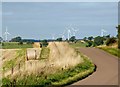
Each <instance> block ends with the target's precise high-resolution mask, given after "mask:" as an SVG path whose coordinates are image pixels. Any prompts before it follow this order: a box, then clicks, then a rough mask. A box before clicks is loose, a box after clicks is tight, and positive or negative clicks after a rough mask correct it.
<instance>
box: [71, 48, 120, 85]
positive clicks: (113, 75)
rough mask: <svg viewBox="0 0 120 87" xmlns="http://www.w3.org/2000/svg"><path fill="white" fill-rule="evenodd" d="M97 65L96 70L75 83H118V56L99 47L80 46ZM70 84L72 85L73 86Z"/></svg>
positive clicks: (81, 50)
mask: <svg viewBox="0 0 120 87" xmlns="http://www.w3.org/2000/svg"><path fill="white" fill-rule="evenodd" d="M80 52H82V53H83V54H85V55H86V56H88V57H89V58H90V59H91V60H92V61H93V63H94V64H96V66H97V70H96V72H94V73H93V74H92V75H90V76H88V77H87V78H85V79H83V80H81V81H78V82H76V83H73V84H72V85H71V86H74V85H118V58H117V57H116V56H113V55H111V54H109V53H107V52H105V51H103V50H100V49H97V48H80ZM71 86H70V87H71Z"/></svg>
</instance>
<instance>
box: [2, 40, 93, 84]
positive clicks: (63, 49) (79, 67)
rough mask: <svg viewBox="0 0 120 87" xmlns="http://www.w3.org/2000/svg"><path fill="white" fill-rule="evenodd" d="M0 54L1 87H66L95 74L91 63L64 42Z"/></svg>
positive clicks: (9, 50)
mask: <svg viewBox="0 0 120 87" xmlns="http://www.w3.org/2000/svg"><path fill="white" fill-rule="evenodd" d="M1 50H2V51H3V57H2V60H3V66H2V68H3V78H2V83H3V86H4V85H41V86H52V85H68V84H71V83H73V82H75V81H78V80H80V79H83V78H85V77H87V76H88V75H90V74H92V73H93V72H94V70H95V66H94V64H93V63H92V61H91V60H90V59H89V58H88V57H86V56H84V55H83V54H81V53H80V52H79V51H78V50H75V49H73V48H71V47H70V46H69V44H68V43H67V42H50V43H49V45H48V47H43V48H29V49H26V48H24V49H1ZM68 50H69V51H68ZM31 52H32V54H31ZM34 53H35V55H34Z"/></svg>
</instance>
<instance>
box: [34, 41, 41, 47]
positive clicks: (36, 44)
mask: <svg viewBox="0 0 120 87" xmlns="http://www.w3.org/2000/svg"><path fill="white" fill-rule="evenodd" d="M40 47H41V44H40V43H39V42H34V44H33V48H40Z"/></svg>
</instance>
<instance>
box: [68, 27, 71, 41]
mask: <svg viewBox="0 0 120 87" xmlns="http://www.w3.org/2000/svg"><path fill="white" fill-rule="evenodd" d="M70 36H71V30H70V29H68V40H69V39H70Z"/></svg>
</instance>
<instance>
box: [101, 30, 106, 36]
mask: <svg viewBox="0 0 120 87" xmlns="http://www.w3.org/2000/svg"><path fill="white" fill-rule="evenodd" d="M105 32H107V31H106V30H104V29H101V37H103V36H104V33H105Z"/></svg>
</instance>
